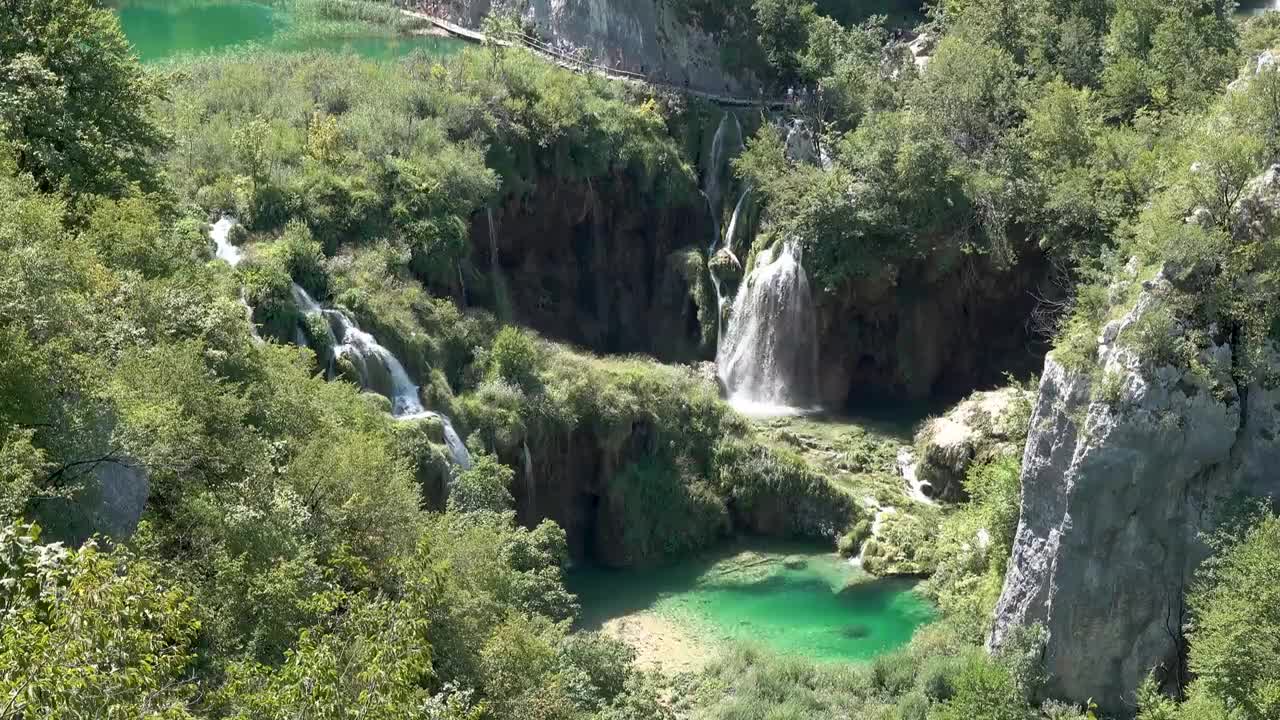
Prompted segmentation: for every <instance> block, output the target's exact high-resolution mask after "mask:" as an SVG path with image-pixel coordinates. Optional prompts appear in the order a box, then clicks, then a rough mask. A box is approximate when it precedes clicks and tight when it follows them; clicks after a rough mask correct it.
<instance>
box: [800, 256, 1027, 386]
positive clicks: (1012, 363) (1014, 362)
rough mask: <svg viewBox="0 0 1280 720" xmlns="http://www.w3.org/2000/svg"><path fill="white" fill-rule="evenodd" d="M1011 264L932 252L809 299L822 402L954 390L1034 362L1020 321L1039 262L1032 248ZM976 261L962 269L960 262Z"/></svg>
mask: <svg viewBox="0 0 1280 720" xmlns="http://www.w3.org/2000/svg"><path fill="white" fill-rule="evenodd" d="M1019 256H1020V258H1021V259H1020V260H1019V261H1018V263H1017V264H1016V265H1015V266H1013V267H1012V268H1006V267H989V266H987V263H986V261H985V260H982V259H963V260H957V259H955V258H950V259H948V258H941V257H932V258H929V259H926V260H921V261H916V262H912V263H908V264H906V265H904V266H902V267H892V266H886V268H885V269H884V271H883V272H882V273H881V274H880V275H878V276H872V277H863V278H859V279H857V280H854V281H851V282H849V283H848V284H847V285H846V286H845V287H842V288H839V289H837V290H836V291H835V292H831V293H822V295H821V296H820V297H819V298H818V299H817V301H818V347H819V348H820V351H821V356H820V359H819V363H818V367H819V372H820V373H821V376H820V378H819V387H820V391H821V396H822V403H823V404H824V405H826V406H828V407H842V406H844V405H846V404H857V403H859V402H862V401H864V400H879V399H882V398H886V397H889V398H904V397H905V398H909V399H921V398H927V397H938V396H944V397H945V396H948V395H950V396H958V395H964V394H967V393H969V392H970V391H972V390H973V389H974V388H975V387H980V386H983V385H986V386H994V385H997V384H999V383H1000V382H1001V381H1002V379H1003V376H1004V373H1005V372H1006V371H1012V372H1014V373H1015V374H1022V373H1024V372H1027V371H1033V370H1036V369H1038V368H1039V366H1040V364H1041V362H1043V358H1044V351H1045V347H1044V344H1043V339H1042V338H1041V337H1040V336H1038V335H1037V334H1036V333H1035V332H1034V331H1033V330H1032V329H1031V328H1030V327H1029V326H1028V323H1027V318H1028V317H1030V316H1031V314H1032V312H1033V310H1034V309H1035V307H1036V296H1037V294H1042V293H1045V294H1051V293H1047V291H1045V290H1041V289H1040V288H1039V286H1040V285H1042V284H1043V283H1042V281H1043V280H1044V278H1045V277H1046V274H1047V269H1048V268H1047V263H1046V262H1045V261H1044V258H1043V255H1042V254H1041V253H1040V252H1039V251H1038V250H1037V249H1036V248H1034V247H1026V248H1024V249H1023V250H1021V251H1020V253H1019ZM969 262H973V263H978V266H977V267H971V268H965V267H964V266H963V265H964V263H969Z"/></svg>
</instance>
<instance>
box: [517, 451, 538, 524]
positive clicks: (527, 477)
mask: <svg viewBox="0 0 1280 720" xmlns="http://www.w3.org/2000/svg"><path fill="white" fill-rule="evenodd" d="M520 450H521V456H520V459H521V461H522V464H523V465H524V493H525V502H526V503H527V504H528V506H529V507H530V508H533V507H537V506H536V505H535V499H536V495H535V492H534V491H535V490H536V489H537V488H536V486H535V485H534V482H533V456H532V455H530V454H529V442H528V441H527V440H526V441H525V442H524V443H522V444H521V448H520Z"/></svg>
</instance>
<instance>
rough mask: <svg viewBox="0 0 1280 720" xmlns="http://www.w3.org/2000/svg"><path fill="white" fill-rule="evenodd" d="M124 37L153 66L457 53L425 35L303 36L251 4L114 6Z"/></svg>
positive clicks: (197, 0) (276, 14)
mask: <svg viewBox="0 0 1280 720" xmlns="http://www.w3.org/2000/svg"><path fill="white" fill-rule="evenodd" d="M109 5H110V6H111V7H112V9H114V10H115V12H116V15H117V16H118V17H119V18H120V26H121V28H122V29H123V30H124V34H125V37H127V38H128V39H129V42H130V43H132V44H133V46H134V49H135V50H136V51H137V53H138V57H139V59H141V60H142V61H143V62H155V61H158V60H166V59H169V58H174V57H178V56H182V55H193V54H194V55H199V54H207V53H216V52H223V51H227V50H231V49H238V48H246V47H255V46H256V47H264V48H269V49H273V50H284V51H302V50H316V49H320V50H334V51H344V52H353V53H356V54H358V55H360V56H362V57H366V58H372V59H392V58H396V57H401V56H404V55H408V54H409V53H410V52H412V51H414V50H422V51H425V52H427V53H429V54H433V55H440V56H444V55H449V54H452V53H454V52H457V51H458V50H459V49H460V48H461V47H462V42H461V41H459V40H457V39H454V38H446V37H435V36H426V35H406V36H398V37H389V36H387V35H386V33H385V32H377V31H375V30H373V29H370V30H369V32H367V33H360V32H355V33H352V32H350V29H351V28H353V27H355V28H358V26H357V25H354V24H351V25H348V26H345V27H347V32H344V34H342V35H332V34H326V33H325V32H324V31H323V29H321V30H320V32H316V31H315V29H312V31H309V32H303V31H302V30H303V29H302V28H300V27H298V25H297V24H296V23H294V22H293V19H292V18H291V17H290V16H289V13H288V12H286V11H285V10H283V9H278V8H273V7H272V6H270V5H267V4H264V3H259V2H252V0H176V1H175V0H115V1H114V2H109Z"/></svg>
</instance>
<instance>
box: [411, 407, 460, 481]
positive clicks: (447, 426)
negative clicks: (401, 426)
mask: <svg viewBox="0 0 1280 720" xmlns="http://www.w3.org/2000/svg"><path fill="white" fill-rule="evenodd" d="M424 417H433V418H435V419H436V420H439V421H440V424H441V425H442V426H444V444H445V446H446V447H448V448H449V457H450V459H452V460H453V464H454V465H457V466H458V467H460V468H462V469H463V470H470V469H471V453H470V452H469V451H468V450H467V445H466V443H464V442H462V438H461V437H459V436H458V431H457V430H454V429H453V421H452V420H450V419H449V416H447V415H443V414H441V413H438V412H432V411H430V410H427V411H424V412H422V413H421V414H419V415H411V416H407V417H405V418H404V419H406V420H412V419H417V418H424Z"/></svg>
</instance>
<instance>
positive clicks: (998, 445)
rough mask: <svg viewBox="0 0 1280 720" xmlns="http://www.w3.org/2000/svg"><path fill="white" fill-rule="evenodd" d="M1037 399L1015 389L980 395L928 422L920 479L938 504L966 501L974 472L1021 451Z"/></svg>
mask: <svg viewBox="0 0 1280 720" xmlns="http://www.w3.org/2000/svg"><path fill="white" fill-rule="evenodd" d="M1033 400H1034V396H1033V394H1032V392H1031V391H1030V390H1025V389H1022V388H1016V387H1007V388H1001V389H999V390H992V391H988V392H976V393H974V394H973V395H970V396H969V397H968V398H966V399H965V400H964V401H963V402H961V403H960V404H958V405H956V406H955V407H954V408H952V409H951V410H949V411H947V413H946V414H945V415H943V416H942V417H938V418H934V419H932V420H930V421H929V422H927V423H926V424H925V426H924V427H923V428H922V429H921V430H920V432H919V433H918V434H917V435H916V441H915V454H916V457H917V458H919V465H918V466H917V468H916V477H917V478H918V480H919V481H920V482H922V483H927V484H928V486H929V487H931V488H932V493H931V494H932V496H933V497H935V498H937V499H939V500H943V501H946V502H959V501H962V500H964V499H965V498H966V497H967V494H966V493H965V490H964V479H965V476H966V475H967V474H968V472H969V468H971V467H973V466H974V465H975V464H981V463H985V462H989V461H990V460H992V459H994V458H996V457H998V456H999V455H1001V454H1004V453H1010V452H1017V451H1018V450H1019V449H1020V448H1021V446H1022V444H1023V443H1024V442H1025V441H1026V437H1027V424H1028V422H1029V421H1030V418H1031V404H1032V402H1033Z"/></svg>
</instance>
